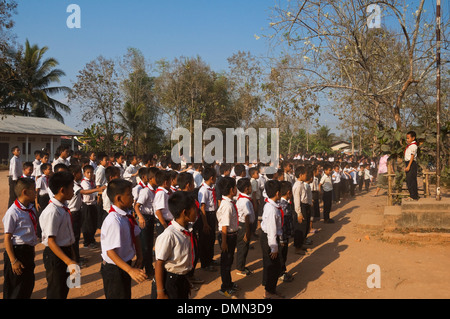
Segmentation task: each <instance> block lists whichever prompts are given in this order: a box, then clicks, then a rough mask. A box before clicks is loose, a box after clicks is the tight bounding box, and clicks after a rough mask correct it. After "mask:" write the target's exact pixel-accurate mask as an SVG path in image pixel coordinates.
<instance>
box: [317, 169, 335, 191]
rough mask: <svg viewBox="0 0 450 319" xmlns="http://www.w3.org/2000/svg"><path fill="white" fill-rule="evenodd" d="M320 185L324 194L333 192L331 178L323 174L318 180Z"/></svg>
mask: <svg viewBox="0 0 450 319" xmlns="http://www.w3.org/2000/svg"><path fill="white" fill-rule="evenodd" d="M320 184H321V185H322V189H323V191H324V192H330V191H332V190H333V184H332V182H331V176H328V175H327V174H325V173H324V174H323V175H322V178H321V179H320Z"/></svg>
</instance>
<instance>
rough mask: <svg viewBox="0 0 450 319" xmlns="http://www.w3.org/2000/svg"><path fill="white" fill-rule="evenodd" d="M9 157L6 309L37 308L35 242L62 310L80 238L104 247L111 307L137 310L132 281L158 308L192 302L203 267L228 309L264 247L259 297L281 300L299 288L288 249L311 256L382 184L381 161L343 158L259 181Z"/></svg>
mask: <svg viewBox="0 0 450 319" xmlns="http://www.w3.org/2000/svg"><path fill="white" fill-rule="evenodd" d="M12 153H13V157H12V159H11V162H10V163H11V164H10V174H9V183H10V200H9V209H8V211H7V212H6V214H5V216H4V218H3V223H4V232H5V248H6V250H5V253H4V260H5V263H4V266H5V272H4V276H5V280H4V298H8V299H12V298H30V297H31V294H32V291H33V288H34V257H35V250H34V247H35V246H36V245H37V244H38V243H39V242H41V243H42V244H43V245H44V246H45V249H44V252H43V260H44V266H45V270H46V279H47V298H48V299H64V298H67V296H68V292H69V287H68V285H67V280H68V278H69V277H70V276H72V277H73V276H76V275H77V274H78V275H79V273H80V268H83V267H84V266H85V265H86V262H87V260H86V259H85V258H83V256H81V255H80V249H79V247H80V244H81V238H82V239H83V241H82V244H83V245H84V247H87V248H90V249H95V248H99V246H100V247H101V257H102V263H101V275H102V279H103V286H104V293H105V297H106V298H107V299H120V298H125V299H129V298H131V282H132V280H135V281H136V282H138V283H141V282H143V281H145V280H152V281H153V282H152V291H151V294H152V297H153V298H158V299H162V298H173V299H177V298H182V299H186V298H189V296H190V291H191V290H192V289H197V290H198V289H199V286H198V285H199V284H202V283H203V282H204V281H203V280H202V279H201V278H200V277H201V276H200V277H198V274H197V273H195V271H196V268H197V265H198V264H199V265H200V267H199V268H200V269H202V270H204V271H211V272H215V271H218V269H217V267H219V268H220V277H221V282H222V283H221V287H220V288H219V293H220V294H221V295H223V296H225V297H231V296H233V295H234V294H236V292H237V290H239V287H238V285H237V284H236V283H235V282H233V281H232V276H231V272H232V269H233V267H232V266H233V263H234V259H236V271H237V274H238V275H240V276H255V275H254V274H253V271H252V270H251V269H249V267H247V256H248V252H249V249H250V243H251V242H252V241H259V244H260V245H261V251H262V260H263V272H262V284H263V286H264V288H265V294H264V297H265V298H282V297H283V296H281V295H280V294H279V293H278V292H277V289H276V288H277V282H278V280H280V279H281V280H283V281H284V282H291V281H292V280H293V277H292V275H290V274H289V273H288V272H287V267H286V260H287V255H288V251H289V248H288V247H289V243H290V241H293V247H295V250H294V253H295V254H298V255H304V254H306V253H307V250H308V247H309V246H310V245H311V244H312V240H311V239H312V238H313V237H312V236H311V235H312V234H314V233H315V231H316V230H315V229H314V225H315V224H316V223H318V222H319V221H320V220H323V222H324V223H326V224H331V223H334V220H333V219H332V218H331V216H330V213H331V211H332V206H333V202H335V203H340V202H341V200H343V199H347V198H351V197H353V196H355V195H356V193H357V191H358V190H359V191H362V189H363V187H365V190H366V191H368V190H369V185H370V183H371V182H373V179H374V178H375V175H376V164H375V161H374V160H372V159H370V158H364V157H360V158H355V157H352V156H346V155H341V156H339V157H336V158H334V157H333V158H330V157H328V158H323V157H322V156H317V155H313V156H310V155H308V156H306V157H305V156H296V157H293V158H287V159H283V160H282V161H281V163H280V167H279V168H278V169H277V171H276V172H275V173H274V174H263V173H262V172H264V168H265V167H264V165H261V164H260V163H248V162H247V163H233V164H229V163H220V164H219V163H214V164H185V165H183V166H182V165H181V164H175V163H173V162H172V161H171V160H170V158H158V157H156V156H148V157H143V158H141V157H139V156H136V155H128V156H125V155H124V154H122V153H116V154H114V155H113V156H109V155H107V154H104V153H102V154H100V153H94V152H91V153H88V154H82V153H80V152H76V153H73V152H71V151H70V149H69V148H68V147H67V146H61V147H60V148H58V151H57V154H56V156H55V160H54V161H53V162H52V163H49V154H48V153H45V152H42V151H36V152H35V157H36V159H35V161H34V162H32V163H24V164H22V163H21V161H20V149H19V148H17V147H15V148H13V149H12ZM321 203H322V204H323V205H321ZM258 226H259V227H258ZM98 229H100V242H97V241H96V237H95V235H96V233H97V231H98ZM216 240H217V242H218V245H219V248H220V251H221V254H220V261H217V260H214V249H215V245H216ZM68 269H69V271H67V270H68Z"/></svg>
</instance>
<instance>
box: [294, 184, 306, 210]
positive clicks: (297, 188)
mask: <svg viewBox="0 0 450 319" xmlns="http://www.w3.org/2000/svg"><path fill="white" fill-rule="evenodd" d="M303 193H304V190H303V182H302V181H299V180H297V181H296V182H295V183H294V185H293V186H292V195H293V199H294V209H295V212H296V213H297V215H301V213H302V211H301V207H300V203H301V202H302V196H303Z"/></svg>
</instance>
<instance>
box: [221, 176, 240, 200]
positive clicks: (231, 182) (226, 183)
mask: <svg viewBox="0 0 450 319" xmlns="http://www.w3.org/2000/svg"><path fill="white" fill-rule="evenodd" d="M235 186H236V180H235V179H234V178H232V177H228V176H225V177H224V178H222V179H220V181H219V184H218V185H217V187H219V190H220V193H221V194H222V195H224V196H227V195H229V194H230V191H231V189H232V188H234V187H235Z"/></svg>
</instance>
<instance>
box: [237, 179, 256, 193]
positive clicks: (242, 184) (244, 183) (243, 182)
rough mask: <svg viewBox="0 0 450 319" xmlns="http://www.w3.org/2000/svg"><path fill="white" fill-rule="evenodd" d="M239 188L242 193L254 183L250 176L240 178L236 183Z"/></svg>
mask: <svg viewBox="0 0 450 319" xmlns="http://www.w3.org/2000/svg"><path fill="white" fill-rule="evenodd" d="M236 186H237V189H238V190H239V191H240V192H241V193H242V192H244V190H245V189H246V188H247V187H251V186H252V183H251V182H250V179H249V178H245V177H244V178H240V179H239V180H238V181H237V183H236Z"/></svg>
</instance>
